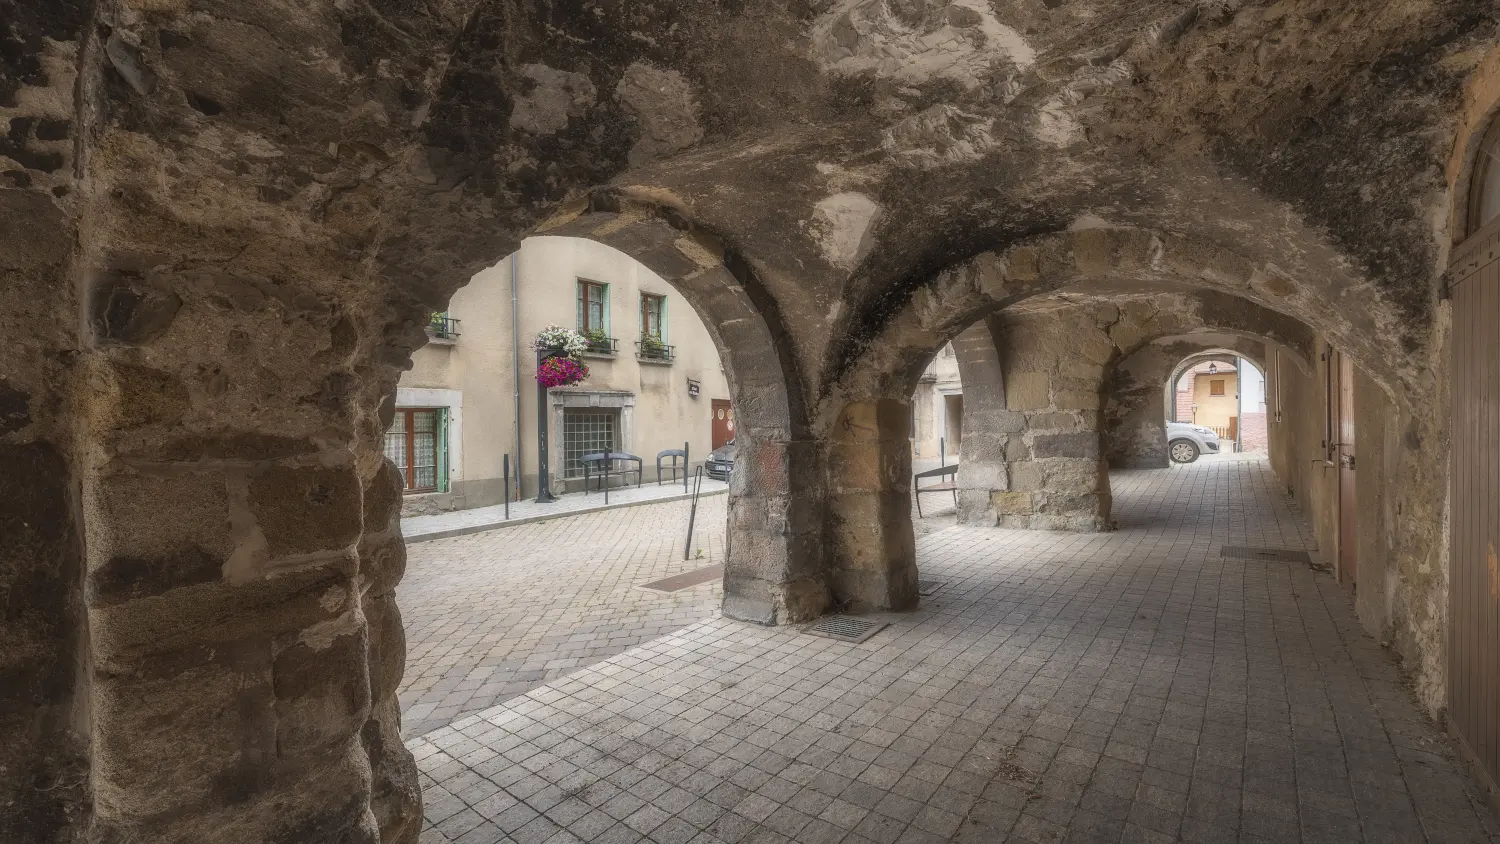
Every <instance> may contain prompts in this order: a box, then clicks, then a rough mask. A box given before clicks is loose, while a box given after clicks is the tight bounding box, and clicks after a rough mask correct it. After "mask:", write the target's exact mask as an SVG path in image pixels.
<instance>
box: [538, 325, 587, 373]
mask: <svg viewBox="0 0 1500 844" xmlns="http://www.w3.org/2000/svg"><path fill="white" fill-rule="evenodd" d="M531 347H532V348H533V349H535V350H536V351H538V352H550V351H557V352H561V353H562V354H563V356H564V357H568V358H572V359H573V360H578V359H579V358H580V357H582V356H583V353H584V352H586V351H588V350H589V341H588V340H586V339H585V338H584V337H583V335H581V334H579V333H578V332H577V331H574V330H573V329H571V328H563V327H562V326H560V325H549V326H547V327H546V328H543V329H542V330H541V331H540V332H539V333H538V334H537V335H536V340H534V341H533V342H532V344H531ZM584 371H585V374H587V368H585V370H584Z"/></svg>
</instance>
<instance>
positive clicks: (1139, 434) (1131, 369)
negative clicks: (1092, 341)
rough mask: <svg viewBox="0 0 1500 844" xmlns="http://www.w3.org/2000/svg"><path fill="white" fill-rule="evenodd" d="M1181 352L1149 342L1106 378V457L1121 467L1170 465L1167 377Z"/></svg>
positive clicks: (1170, 398) (1170, 396)
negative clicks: (1174, 352)
mask: <svg viewBox="0 0 1500 844" xmlns="http://www.w3.org/2000/svg"><path fill="white" fill-rule="evenodd" d="M1177 360H1178V359H1177V358H1174V357H1173V353H1172V352H1170V351H1168V350H1167V349H1166V348H1163V347H1161V346H1154V345H1148V346H1145V347H1144V348H1142V349H1141V350H1140V351H1137V352H1136V353H1135V354H1132V355H1131V356H1130V357H1127V358H1125V359H1124V360H1122V361H1120V362H1119V363H1118V364H1116V365H1115V367H1114V369H1113V370H1112V371H1111V372H1110V373H1109V375H1108V377H1107V379H1106V384H1105V407H1104V449H1105V459H1106V460H1107V461H1108V462H1109V465H1110V467H1111V468H1116V469H1164V468H1166V467H1167V466H1169V465H1171V461H1170V458H1168V456H1167V402H1169V401H1173V400H1175V396H1174V395H1173V389H1174V388H1173V386H1172V385H1171V384H1169V383H1167V382H1168V381H1169V380H1170V379H1171V377H1172V367H1173V366H1175V365H1176V363H1177Z"/></svg>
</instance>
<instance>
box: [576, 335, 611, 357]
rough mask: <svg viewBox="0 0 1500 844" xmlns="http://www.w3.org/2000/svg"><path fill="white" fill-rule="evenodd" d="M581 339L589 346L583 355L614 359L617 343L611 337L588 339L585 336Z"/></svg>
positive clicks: (588, 337)
mask: <svg viewBox="0 0 1500 844" xmlns="http://www.w3.org/2000/svg"><path fill="white" fill-rule="evenodd" d="M583 339H584V342H586V343H588V344H589V347H588V349H587V350H585V353H586V354H590V355H609V356H610V357H614V354H615V349H617V348H618V347H619V343H617V342H616V341H615V338H613V337H590V336H588V335H587V334H585V335H583Z"/></svg>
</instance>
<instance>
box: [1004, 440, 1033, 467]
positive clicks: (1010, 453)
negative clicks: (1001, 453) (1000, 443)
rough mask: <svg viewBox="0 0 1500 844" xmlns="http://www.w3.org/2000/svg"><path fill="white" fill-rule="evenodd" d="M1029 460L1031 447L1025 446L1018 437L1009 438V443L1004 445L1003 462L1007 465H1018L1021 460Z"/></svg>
mask: <svg viewBox="0 0 1500 844" xmlns="http://www.w3.org/2000/svg"><path fill="white" fill-rule="evenodd" d="M1030 459H1031V446H1029V445H1027V444H1026V441H1025V440H1024V439H1021V438H1020V437H1011V438H1010V442H1008V443H1006V445H1005V460H1006V462H1008V463H1018V462H1020V461H1022V460H1030Z"/></svg>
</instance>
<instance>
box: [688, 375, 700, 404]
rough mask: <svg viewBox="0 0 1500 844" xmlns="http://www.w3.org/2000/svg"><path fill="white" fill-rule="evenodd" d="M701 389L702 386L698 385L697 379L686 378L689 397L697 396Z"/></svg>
mask: <svg viewBox="0 0 1500 844" xmlns="http://www.w3.org/2000/svg"><path fill="white" fill-rule="evenodd" d="M702 391H703V388H702V387H701V386H699V384H698V382H697V381H694V380H693V379H691V378H689V379H688V395H689V396H691V397H693V398H695V399H696V398H697V397H698V394H699V393H700V392H702Z"/></svg>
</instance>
